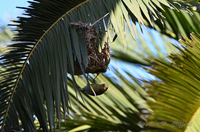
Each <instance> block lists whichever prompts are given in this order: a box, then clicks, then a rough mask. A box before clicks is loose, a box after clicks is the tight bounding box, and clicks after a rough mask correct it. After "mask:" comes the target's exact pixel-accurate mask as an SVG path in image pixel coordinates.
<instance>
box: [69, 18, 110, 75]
mask: <svg viewBox="0 0 200 132" xmlns="http://www.w3.org/2000/svg"><path fill="white" fill-rule="evenodd" d="M71 25H74V26H76V29H77V30H80V32H82V35H83V34H85V38H86V43H87V53H88V65H87V66H84V64H83V63H82V67H83V68H84V67H85V68H84V72H85V73H97V74H99V73H104V72H106V71H107V69H108V64H109V63H110V46H109V44H108V42H105V43H104V47H103V49H102V46H101V44H100V43H101V41H100V35H99V34H98V33H97V32H96V31H95V30H94V29H93V26H90V25H88V24H87V23H82V22H75V23H71ZM98 43H99V44H100V47H101V52H99V50H98V45H99V44H98ZM74 56H75V55H74ZM83 57H84V56H83ZM74 60H75V61H74V75H82V74H83V73H82V70H81V68H80V65H79V62H78V59H77V58H74ZM82 60H83V59H82ZM67 72H68V73H70V69H69V65H68V71H67Z"/></svg>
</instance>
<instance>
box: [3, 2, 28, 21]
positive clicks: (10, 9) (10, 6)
mask: <svg viewBox="0 0 200 132" xmlns="http://www.w3.org/2000/svg"><path fill="white" fill-rule="evenodd" d="M30 1H31V0H30ZM28 5H29V3H28V2H27V0H1V4H0V23H2V22H3V23H4V24H8V23H10V20H14V19H16V17H17V16H19V15H21V14H22V12H23V10H22V9H17V8H16V6H20V7H27V6H28Z"/></svg>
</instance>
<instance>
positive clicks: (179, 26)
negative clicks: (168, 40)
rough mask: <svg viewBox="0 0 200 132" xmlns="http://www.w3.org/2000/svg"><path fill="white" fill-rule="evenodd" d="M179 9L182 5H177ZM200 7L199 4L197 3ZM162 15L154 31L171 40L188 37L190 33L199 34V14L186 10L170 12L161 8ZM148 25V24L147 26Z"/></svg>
mask: <svg viewBox="0 0 200 132" xmlns="http://www.w3.org/2000/svg"><path fill="white" fill-rule="evenodd" d="M179 4H180V6H181V7H184V4H182V3H179ZM197 6H200V3H197ZM163 9H164V11H162V14H163V15H164V16H165V18H164V19H162V21H156V26H155V29H156V30H157V31H160V32H161V33H163V34H166V35H168V36H170V37H172V38H176V39H180V38H181V34H183V35H184V36H187V37H188V38H189V37H190V33H191V32H195V33H199V32H200V26H199V21H200V14H199V12H196V11H190V10H188V11H187V10H186V8H184V9H185V10H186V11H185V10H170V9H167V8H166V7H163ZM149 25H150V24H149Z"/></svg>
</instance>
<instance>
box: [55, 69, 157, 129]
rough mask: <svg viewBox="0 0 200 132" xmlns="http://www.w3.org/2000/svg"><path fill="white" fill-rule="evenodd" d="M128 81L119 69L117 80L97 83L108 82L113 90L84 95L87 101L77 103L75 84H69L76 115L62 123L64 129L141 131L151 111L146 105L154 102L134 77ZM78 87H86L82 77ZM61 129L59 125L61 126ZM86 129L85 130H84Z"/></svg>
mask: <svg viewBox="0 0 200 132" xmlns="http://www.w3.org/2000/svg"><path fill="white" fill-rule="evenodd" d="M126 75H127V76H128V78H129V79H127V78H125V77H124V76H123V75H122V74H120V73H119V72H118V71H117V70H115V77H113V78H111V77H108V76H105V75H99V76H98V78H97V83H105V84H107V85H108V86H109V89H108V90H107V91H106V92H105V93H104V94H103V95H101V96H99V97H91V96H88V95H87V94H83V98H84V101H79V102H78V101H77V99H76V95H75V93H74V92H73V88H72V87H73V83H72V82H71V83H69V85H70V86H69V87H68V89H69V93H70V101H71V105H72V107H71V108H70V113H71V114H73V115H74V116H73V117H71V118H70V119H67V120H66V123H64V122H61V126H62V130H71V129H72V128H74V129H72V130H77V129H79V130H80V129H81V130H82V131H83V130H91V131H97V130H98V131H99V130H104V131H127V130H135V131H140V130H142V129H144V127H143V126H142V124H143V123H145V122H146V121H147V120H146V119H145V117H148V115H149V113H150V112H151V110H150V109H149V107H148V105H146V101H147V100H151V101H152V100H153V99H152V98H150V97H149V96H148V94H147V93H146V91H145V89H144V88H143V87H142V86H141V82H138V81H137V80H136V79H135V78H134V77H133V76H132V75H131V74H128V73H127V74H126ZM77 82H78V85H79V86H80V87H83V86H85V83H86V82H85V81H84V80H83V79H82V78H78V81H77ZM57 126H59V123H58V125H57ZM81 126H82V127H81Z"/></svg>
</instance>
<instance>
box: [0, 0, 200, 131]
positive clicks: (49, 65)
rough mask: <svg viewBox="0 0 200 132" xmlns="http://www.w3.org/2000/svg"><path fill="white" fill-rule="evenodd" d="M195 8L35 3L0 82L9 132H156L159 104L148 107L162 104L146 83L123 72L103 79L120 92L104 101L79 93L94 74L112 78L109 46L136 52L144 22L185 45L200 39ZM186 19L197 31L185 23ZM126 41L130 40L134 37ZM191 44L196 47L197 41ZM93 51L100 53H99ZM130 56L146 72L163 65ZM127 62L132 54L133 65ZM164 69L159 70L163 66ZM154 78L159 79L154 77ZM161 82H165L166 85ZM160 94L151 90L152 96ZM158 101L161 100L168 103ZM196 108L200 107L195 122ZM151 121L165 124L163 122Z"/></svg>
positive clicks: (159, 1)
mask: <svg viewBox="0 0 200 132" xmlns="http://www.w3.org/2000/svg"><path fill="white" fill-rule="evenodd" d="M133 3H134V4H133ZM179 5H182V6H179ZM194 5H195V7H196V6H197V7H198V3H197V2H196V3H187V4H186V3H178V2H174V1H167V0H151V1H150V0H146V1H136V0H131V1H129V0H109V1H108V0H107V1H106V0H101V1H97V0H90V1H88V0H87V1H84V0H82V1H81V0H80V1H75V2H74V1H66V0H35V1H34V2H30V6H29V7H28V8H24V7H19V8H22V9H25V10H26V13H25V15H27V16H28V17H20V18H19V20H17V21H15V22H16V24H14V26H17V29H16V31H18V34H17V36H16V37H15V38H14V40H13V42H14V44H13V45H11V46H9V47H10V52H8V53H6V54H4V55H2V56H1V62H2V64H1V66H4V67H5V68H6V70H5V71H3V72H1V78H2V79H1V81H0V94H1V97H0V106H1V109H0V115H1V118H0V126H1V131H14V130H18V131H19V130H21V131H23V130H24V131H36V130H37V129H38V130H41V131H49V130H50V131H53V130H55V129H56V128H58V129H59V130H62V129H65V130H69V128H72V127H76V126H79V127H78V128H75V130H78V129H79V130H80V129H90V130H91V131H92V130H115V131H117V130H118V131H127V130H136V131H140V130H143V129H151V128H150V127H151V126H147V125H143V123H145V122H147V121H148V120H147V118H148V117H151V115H150V113H152V110H154V112H155V113H156V110H155V109H154V108H152V109H151V108H150V107H149V106H151V103H150V104H149V106H148V105H147V103H146V102H149V101H150V102H154V103H155V100H154V99H153V98H152V97H150V96H149V95H148V94H147V92H146V91H145V89H144V87H143V86H142V82H141V81H140V80H138V79H136V78H135V77H133V76H132V75H131V74H130V73H128V72H127V73H126V76H128V77H129V78H130V80H127V79H126V78H125V77H124V76H123V75H122V74H121V73H120V72H118V71H117V70H116V69H115V70H114V71H113V74H115V78H109V76H108V75H99V77H98V80H97V81H98V83H100V82H104V83H106V84H108V85H109V86H110V87H111V88H112V93H107V92H106V93H105V94H104V95H102V96H100V97H96V98H92V97H90V96H89V95H87V94H82V93H81V92H80V91H79V90H78V89H79V87H84V86H86V85H89V84H90V78H88V75H87V74H88V73H97V74H98V73H101V72H105V71H106V69H107V65H108V63H109V61H110V57H109V48H108V47H106V46H107V43H106V42H107V41H108V42H109V43H111V48H112V45H115V46H117V45H119V46H121V45H124V46H125V47H128V45H130V42H129V43H128V42H127V40H129V41H131V42H134V41H135V40H134V39H135V38H136V37H135V34H136V33H137V29H136V22H138V23H139V25H141V24H144V25H146V26H150V27H154V28H155V29H157V30H158V31H160V32H161V33H163V34H166V35H168V36H171V37H174V38H176V39H178V38H180V35H179V34H181V33H183V34H184V35H185V36H187V37H185V39H186V40H187V39H188V38H189V33H191V32H192V31H195V32H199V30H200V28H199V25H198V21H199V18H200V17H199V14H198V13H195V12H193V11H190V10H188V8H191V9H196V8H197V7H196V8H194V7H193V6H194ZM183 7H184V9H185V10H186V11H188V12H189V13H192V14H194V15H193V16H192V17H193V18H191V17H190V16H188V14H187V12H182V11H181V13H178V11H179V10H178V8H183ZM170 8H174V9H176V10H178V11H176V10H173V11H172V10H171V9H170ZM197 9H198V8H197ZM164 11H165V12H164ZM162 15H164V16H165V17H166V19H164V18H162ZM178 18H179V19H180V18H181V19H180V20H179V19H178ZM183 20H185V21H184V22H186V23H187V24H189V25H188V26H185V25H186V24H182V23H183ZM180 23H181V24H180ZM191 23H192V24H191ZM163 25H164V26H165V28H164V27H163ZM191 27H192V28H191ZM125 34H127V35H130V36H129V37H126V36H127V35H125ZM196 37H197V36H196ZM196 37H195V38H196ZM188 43H189V44H188V45H190V41H188ZM194 43H198V41H195V42H194ZM103 45H105V46H104V47H103ZM142 45H143V46H146V45H147V44H145V43H143V44H142ZM155 45H157V44H155ZM166 47H167V48H169V47H171V46H166ZM191 47H192V46H191ZM98 48H99V49H100V50H97V49H98ZM102 48H103V49H102ZM157 48H158V45H157ZM128 49H129V47H128ZM146 49H148V48H146ZM134 50H135V49H132V52H134ZM171 50H174V51H176V50H175V49H171ZM171 50H170V51H171ZM179 50H181V49H179ZM90 51H95V54H93V52H90ZM176 52H177V51H176ZM183 52H184V51H183ZM130 53H131V49H130V50H129V52H127V53H126V52H124V51H120V50H117V48H115V49H114V57H115V58H117V59H121V60H125V59H126V60H125V61H127V59H128V60H129V62H132V63H135V64H138V65H143V66H154V65H155V64H157V63H156V61H155V62H154V61H153V60H152V59H147V60H146V61H144V60H142V56H143V55H141V53H137V52H135V54H134V56H130ZM150 54H152V53H151V52H148V53H147V56H146V57H150V58H155V57H156V55H152V56H150ZM159 54H161V56H160V57H159V58H160V59H163V60H162V61H163V63H167V64H169V62H168V61H167V60H165V59H164V57H163V55H162V53H161V52H159ZM122 55H126V58H125V59H124V58H123V57H122ZM138 55H140V57H139V58H138ZM94 57H97V58H96V59H93V58H94ZM128 57H129V58H128ZM97 60H98V61H97ZM104 60H105V61H104ZM100 62H101V63H100ZM158 62H160V61H158ZM100 64H101V66H99V65H100ZM157 65H158V66H157ZM157 65H156V67H159V66H160V65H161V64H160V65H159V64H157ZM178 66H181V65H178ZM160 67H161V66H160ZM94 68H95V70H93V69H94ZM183 70H184V69H183ZM149 71H151V70H149ZM153 71H154V70H153ZM153 71H152V72H151V73H153V74H154V72H153ZM155 71H156V69H155ZM67 73H69V74H70V75H68V74H67ZM80 74H81V76H79V77H77V76H76V75H80ZM155 75H156V76H157V77H158V78H160V79H161V80H162V79H163V78H164V77H163V78H162V77H160V76H159V75H157V74H155ZM160 75H161V74H160ZM163 76H165V75H163ZM197 77H198V75H197ZM119 80H120V83H119V84H117V82H118V81H119ZM163 80H164V79H163ZM143 81H144V80H143ZM144 82H145V81H144ZM158 82H160V81H158ZM158 82H156V83H153V82H151V81H149V82H147V81H146V83H147V84H151V85H150V86H151V87H154V85H153V84H155V86H157V85H158ZM161 84H162V83H161ZM150 86H148V85H147V86H146V87H147V89H146V90H150V89H151V87H150ZM124 88H126V89H124ZM74 89H75V92H74ZM159 90H160V89H158V91H159ZM154 92H155V90H152V92H151V91H150V95H151V93H154ZM193 94H194V93H193ZM158 95H159V94H158ZM197 97H198V96H197ZM80 98H81V99H80ZM154 98H155V99H156V100H158V99H160V98H161V97H158V99H157V97H154ZM161 101H162V100H161ZM176 101H178V100H176ZM188 101H190V100H188ZM77 107H79V108H77ZM160 108H161V106H160ZM194 109H196V107H194V108H193V111H191V113H190V116H191V115H192V114H193V113H194ZM166 110H167V109H166ZM172 113H173V112H172ZM174 113H175V112H174ZM77 114H78V115H77ZM155 115H157V113H156V114H155ZM158 115H159V113H158ZM128 117H129V118H128ZM63 120H65V121H66V122H67V123H65V122H64V121H63ZM149 120H158V119H157V118H156V116H155V117H154V118H152V117H151V118H150V119H149ZM158 121H159V120H158ZM186 121H188V119H187V120H186ZM74 122H76V123H74ZM57 124H58V125H57ZM80 125H82V126H80ZM162 129H164V128H162ZM166 130H167V129H166Z"/></svg>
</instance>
